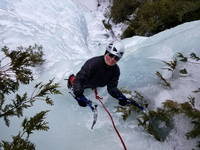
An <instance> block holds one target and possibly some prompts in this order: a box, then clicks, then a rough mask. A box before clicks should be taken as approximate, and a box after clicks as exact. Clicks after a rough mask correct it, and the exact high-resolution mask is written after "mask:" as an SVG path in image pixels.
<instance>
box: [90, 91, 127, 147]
mask: <svg viewBox="0 0 200 150" xmlns="http://www.w3.org/2000/svg"><path fill="white" fill-rule="evenodd" d="M94 92H95V96H96V99H97V100H99V102H100V103H101V105H102V106H103V108H104V110H105V111H106V112H107V114H108V115H109V117H110V120H111V121H112V125H113V128H114V129H115V132H116V133H117V135H118V137H119V139H120V141H121V143H122V145H123V147H124V150H127V148H126V145H125V143H124V141H123V139H122V137H121V135H120V133H119V131H118V130H117V128H116V126H115V122H114V120H113V118H112V116H111V114H110V112H109V111H108V109H107V108H106V106H105V105H104V104H103V102H102V101H101V99H103V98H102V97H100V96H98V93H97V89H94Z"/></svg>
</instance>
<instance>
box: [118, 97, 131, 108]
mask: <svg viewBox="0 0 200 150" xmlns="http://www.w3.org/2000/svg"><path fill="white" fill-rule="evenodd" d="M117 99H118V100H119V105H121V106H125V105H127V104H128V101H127V100H128V98H126V97H125V96H124V95H121V96H120V97H118V98H117Z"/></svg>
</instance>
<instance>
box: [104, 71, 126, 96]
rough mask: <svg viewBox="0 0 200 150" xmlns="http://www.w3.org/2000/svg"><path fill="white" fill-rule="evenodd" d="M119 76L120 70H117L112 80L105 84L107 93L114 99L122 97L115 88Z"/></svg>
mask: <svg viewBox="0 0 200 150" xmlns="http://www.w3.org/2000/svg"><path fill="white" fill-rule="evenodd" d="M119 76H120V70H119V68H118V69H117V71H116V73H115V74H114V76H113V78H112V79H111V80H110V82H109V83H108V84H107V90H108V93H109V94H110V95H111V96H112V97H114V98H116V99H118V98H119V97H121V96H123V94H122V92H121V91H120V90H119V89H118V88H117V85H118V80H119Z"/></svg>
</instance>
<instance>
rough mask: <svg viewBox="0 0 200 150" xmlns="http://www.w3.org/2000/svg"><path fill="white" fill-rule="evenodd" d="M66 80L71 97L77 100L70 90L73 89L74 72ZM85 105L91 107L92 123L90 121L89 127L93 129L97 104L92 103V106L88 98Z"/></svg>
mask: <svg viewBox="0 0 200 150" xmlns="http://www.w3.org/2000/svg"><path fill="white" fill-rule="evenodd" d="M67 80H68V82H67V87H68V89H69V90H70V92H69V93H70V94H71V95H72V97H73V98H74V99H76V100H77V98H76V96H75V95H74V94H73V92H72V90H73V84H74V81H75V75H74V74H71V75H70V76H69V78H68V79H67ZM87 106H89V107H90V109H91V110H92V112H93V123H92V126H91V129H93V128H94V125H95V124H96V122H97V117H98V112H97V105H94V106H93V105H92V101H90V100H88V102H87Z"/></svg>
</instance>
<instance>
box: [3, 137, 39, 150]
mask: <svg viewBox="0 0 200 150" xmlns="http://www.w3.org/2000/svg"><path fill="white" fill-rule="evenodd" d="M0 146H1V147H3V149H4V150H35V145H34V144H33V143H31V142H30V141H28V140H27V139H23V138H22V137H21V136H20V134H18V135H17V136H13V137H12V142H7V141H2V142H1V143H0Z"/></svg>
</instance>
